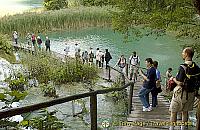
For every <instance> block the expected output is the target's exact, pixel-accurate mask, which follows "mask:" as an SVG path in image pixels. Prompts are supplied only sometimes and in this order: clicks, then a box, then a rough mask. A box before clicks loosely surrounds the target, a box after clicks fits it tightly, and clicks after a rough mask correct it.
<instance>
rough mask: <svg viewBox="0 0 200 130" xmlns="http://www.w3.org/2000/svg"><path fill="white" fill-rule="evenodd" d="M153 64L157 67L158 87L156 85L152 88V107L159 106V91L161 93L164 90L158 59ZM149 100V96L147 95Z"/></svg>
mask: <svg viewBox="0 0 200 130" xmlns="http://www.w3.org/2000/svg"><path fill="white" fill-rule="evenodd" d="M153 66H154V67H155V69H156V87H154V88H153V89H152V90H151V95H152V105H151V106H152V107H157V105H158V98H157V96H158V93H160V92H161V91H162V89H161V84H160V82H161V76H160V71H159V70H158V62H157V61H153ZM147 101H149V96H147Z"/></svg>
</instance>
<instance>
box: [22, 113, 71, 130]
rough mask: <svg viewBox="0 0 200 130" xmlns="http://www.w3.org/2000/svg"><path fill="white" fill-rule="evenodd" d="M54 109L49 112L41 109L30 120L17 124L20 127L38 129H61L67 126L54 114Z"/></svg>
mask: <svg viewBox="0 0 200 130" xmlns="http://www.w3.org/2000/svg"><path fill="white" fill-rule="evenodd" d="M55 114H56V111H52V112H49V111H47V110H43V111H41V112H40V115H42V116H38V117H35V118H33V119H30V120H24V121H22V122H21V123H20V124H19V126H21V127H31V128H33V129H38V130H61V129H62V128H66V127H67V126H66V125H65V124H64V122H63V121H62V120H59V119H58V118H57V117H56V116H55Z"/></svg>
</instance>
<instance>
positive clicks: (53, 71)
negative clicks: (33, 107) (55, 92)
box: [22, 52, 97, 84]
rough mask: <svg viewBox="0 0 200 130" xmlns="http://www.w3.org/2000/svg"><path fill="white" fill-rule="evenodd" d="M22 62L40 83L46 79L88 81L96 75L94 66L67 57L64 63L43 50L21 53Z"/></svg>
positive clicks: (54, 80) (67, 81)
mask: <svg viewBox="0 0 200 130" xmlns="http://www.w3.org/2000/svg"><path fill="white" fill-rule="evenodd" d="M22 63H23V64H24V65H25V66H26V67H27V68H28V70H29V71H30V74H31V76H32V77H36V79H37V80H38V81H39V82H40V83H45V84H47V83H48V81H53V82H54V83H55V84H65V83H69V82H81V81H90V80H95V79H96V77H97V69H96V67H95V66H89V65H86V64H82V63H79V62H76V61H75V60H74V59H68V60H67V62H65V63H64V62H62V61H61V60H60V59H59V58H57V57H53V55H48V54H47V53H45V52H44V53H43V52H42V53H38V54H37V55H31V54H26V55H23V56H22Z"/></svg>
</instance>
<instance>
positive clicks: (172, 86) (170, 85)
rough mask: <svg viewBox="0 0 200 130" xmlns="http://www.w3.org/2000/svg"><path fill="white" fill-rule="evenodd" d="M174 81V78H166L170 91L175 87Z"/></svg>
mask: <svg viewBox="0 0 200 130" xmlns="http://www.w3.org/2000/svg"><path fill="white" fill-rule="evenodd" d="M176 85H177V84H176V83H175V82H174V80H168V82H167V87H168V88H167V89H168V90H169V91H170V92H171V91H173V90H174V88H175V87H176Z"/></svg>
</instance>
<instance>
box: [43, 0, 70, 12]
mask: <svg viewBox="0 0 200 130" xmlns="http://www.w3.org/2000/svg"><path fill="white" fill-rule="evenodd" d="M44 7H45V8H46V9H47V10H59V9H63V8H65V7H67V2H66V0H44Z"/></svg>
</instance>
